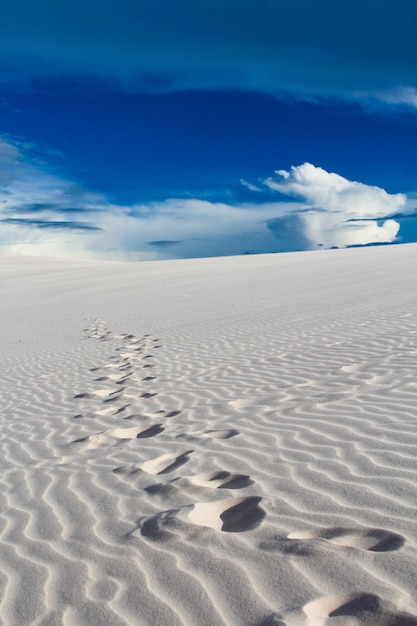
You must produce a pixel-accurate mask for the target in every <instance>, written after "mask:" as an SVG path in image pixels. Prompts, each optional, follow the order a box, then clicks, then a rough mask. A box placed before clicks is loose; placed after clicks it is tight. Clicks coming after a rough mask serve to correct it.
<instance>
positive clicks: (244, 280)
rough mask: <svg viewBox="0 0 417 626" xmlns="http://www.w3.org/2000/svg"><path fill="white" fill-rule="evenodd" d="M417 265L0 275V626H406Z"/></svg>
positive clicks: (207, 265)
mask: <svg viewBox="0 0 417 626" xmlns="http://www.w3.org/2000/svg"><path fill="white" fill-rule="evenodd" d="M416 261H417V246H415V245H407V246H391V247H381V248H372V249H355V250H345V251H322V252H316V253H300V254H285V255H265V256H259V257H256V256H251V257H234V258H227V259H207V260H192V261H177V262H156V263H142V264H134V263H98V262H96V263H95V262H81V261H74V262H67V261H62V260H60V261H56V260H48V259H28V258H19V257H0V267H1V290H2V298H1V300H0V322H1V324H0V337H1V346H2V359H1V361H0V376H1V381H2V384H1V391H2V393H1V405H0V428H1V430H0V469H1V472H0V563H1V568H0V622H1V623H2V624H5V625H11V626H26V625H28V626H29V625H39V626H40V625H42V626H46V625H54V626H55V625H60V624H63V625H74V626H80V625H82V626H84V625H88V626H96V625H97V626H103V625H106V624H109V625H112V626H113V625H122V624H123V625H126V624H129V625H130V624H132V625H136V624H149V625H152V626H154V625H155V624H158V625H161V626H165V625H166V626H175V625H179V624H187V625H190V626H199V625H204V626H206V625H207V626H212V625H213V626H217V625H226V626H229V625H230V626H246V625H248V626H278V625H280V626H284V625H285V626H297V625H299V626H303V625H305V626H333V624H334V626H338V625H342V624H343V625H346V626H347V625H349V626H353V625H355V626H414V625H417V582H416V581H417V576H416V571H417V538H416V537H417V519H416V503H417V483H416V475H417V413H416V406H417V383H416V381H417V291H416V289H415V286H414V284H413V280H414V268H415V267H416Z"/></svg>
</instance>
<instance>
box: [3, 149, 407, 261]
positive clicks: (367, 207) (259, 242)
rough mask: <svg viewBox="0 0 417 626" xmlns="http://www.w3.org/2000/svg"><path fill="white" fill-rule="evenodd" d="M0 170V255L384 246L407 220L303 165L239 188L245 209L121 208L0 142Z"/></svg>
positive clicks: (393, 201) (390, 204) (381, 199)
mask: <svg viewBox="0 0 417 626" xmlns="http://www.w3.org/2000/svg"><path fill="white" fill-rule="evenodd" d="M0 165H1V169H0V171H1V178H0V251H1V252H3V253H4V252H9V253H18V254H34V255H56V256H73V255H75V254H77V255H79V256H84V257H87V258H109V259H136V260H146V259H150V260H151V259H158V258H183V257H199V256H221V255H231V254H243V253H245V252H249V251H250V252H259V253H263V252H279V251H291V250H314V249H317V248H331V247H346V246H353V245H366V244H375V243H390V242H393V241H396V240H397V236H398V231H399V223H398V221H397V220H396V219H395V218H396V216H398V215H400V216H404V215H406V214H409V215H411V214H413V213H414V210H413V209H411V208H410V202H409V200H408V198H407V196H406V195H405V194H389V193H387V192H386V191H385V190H384V189H381V188H379V187H373V186H369V185H366V184H363V183H359V182H354V181H349V180H347V179H346V178H343V177H342V176H340V175H338V174H335V173H329V172H326V171H325V170H324V169H322V168H320V167H315V166H314V165H312V164H310V163H304V164H303V165H299V166H296V167H292V168H291V169H290V171H286V170H277V172H276V173H275V175H274V176H272V177H269V178H266V179H264V180H262V181H256V184H253V183H250V182H249V183H248V182H247V181H242V184H244V185H245V186H246V187H247V188H248V189H249V190H252V191H253V193H254V196H255V197H256V201H255V202H254V203H245V204H232V203H224V202H223V203H221V202H210V201H208V200H201V199H196V198H189V199H178V198H168V199H166V200H165V201H163V202H153V203H148V204H131V205H128V206H127V205H118V204H114V203H112V202H111V201H109V199H108V198H107V197H106V196H105V195H103V194H98V193H95V192H94V191H91V190H88V189H84V188H83V187H82V186H80V185H78V184H77V183H76V182H74V181H71V180H69V179H67V178H65V176H63V175H62V174H61V173H60V172H56V171H55V172H54V171H52V169H51V168H50V166H48V163H47V162H46V161H45V160H44V159H41V158H40V157H39V156H35V152H34V150H33V146H29V145H27V144H22V143H19V142H18V141H15V140H13V139H11V138H10V137H3V138H0ZM284 197H285V198H284ZM288 197H289V198H290V199H291V200H290V201H288Z"/></svg>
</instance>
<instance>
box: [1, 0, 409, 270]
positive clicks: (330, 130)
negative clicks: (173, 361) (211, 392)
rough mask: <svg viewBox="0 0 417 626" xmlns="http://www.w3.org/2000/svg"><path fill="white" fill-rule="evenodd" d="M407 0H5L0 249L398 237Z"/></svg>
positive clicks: (102, 253) (405, 206) (263, 246)
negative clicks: (364, 1)
mask: <svg viewBox="0 0 417 626" xmlns="http://www.w3.org/2000/svg"><path fill="white" fill-rule="evenodd" d="M416 23H417V3H416V2H415V0H397V2H395V3H394V2H387V1H385V0H378V1H368V2H366V3H363V2H359V1H357V0H350V2H347V1H345V0H340V1H339V2H337V3H336V2H334V1H330V0H317V1H316V2H314V3H313V2H311V0H298V1H297V2H294V1H293V0H276V1H273V0H258V1H257V2H255V1H254V0H251V1H249V0H240V1H239V2H238V1H237V0H177V1H176V2H172V1H168V0H161V1H155V0H152V1H151V0H119V1H118V2H117V3H116V2H115V1H113V0H107V1H106V2H96V1H92V0H86V1H85V2H83V3H81V2H76V3H74V2H72V3H70V2H67V1H66V0H63V1H61V2H59V3H58V2H56V1H55V2H51V1H49V0H39V1H38V2H36V3H33V2H29V0H13V2H12V1H11V0H4V1H3V3H2V8H1V15H0V252H9V253H10V252H12V253H13V252H15V253H20V254H53V255H65V256H72V255H77V256H80V255H83V256H86V257H94V258H128V259H154V258H176V257H194V256H211V255H227V254H243V253H248V252H251V253H252V252H256V253H261V252H279V251H288V250H303V249H318V248H323V247H324V248H331V247H345V246H352V245H373V244H383V243H396V242H401V241H402V242H407V241H416V240H417V217H416V215H417V182H416V172H417V167H416V165H417V156H416V155H417V150H416V147H417V41H416V38H415V33H414V30H415V24H416Z"/></svg>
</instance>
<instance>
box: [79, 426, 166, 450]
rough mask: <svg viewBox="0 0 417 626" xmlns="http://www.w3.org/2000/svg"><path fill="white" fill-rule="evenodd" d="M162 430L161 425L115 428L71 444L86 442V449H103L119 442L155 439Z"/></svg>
mask: <svg viewBox="0 0 417 626" xmlns="http://www.w3.org/2000/svg"><path fill="white" fill-rule="evenodd" d="M163 430H164V428H163V426H162V424H154V425H153V426H139V427H138V426H133V427H132V428H116V429H115V430H106V431H104V432H102V433H98V434H97V435H89V436H88V437H83V438H82V439H77V440H76V441H74V442H73V443H81V442H86V444H87V449H91V448H94V449H96V448H103V447H104V446H115V445H117V444H118V443H119V442H120V441H127V440H129V439H144V438H146V437H155V435H158V434H159V433H161V432H162V431H163Z"/></svg>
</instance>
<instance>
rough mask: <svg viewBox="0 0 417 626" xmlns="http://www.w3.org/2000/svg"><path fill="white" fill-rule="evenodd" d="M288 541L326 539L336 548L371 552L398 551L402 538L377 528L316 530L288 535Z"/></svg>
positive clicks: (402, 541) (402, 542)
mask: <svg viewBox="0 0 417 626" xmlns="http://www.w3.org/2000/svg"><path fill="white" fill-rule="evenodd" d="M288 539H326V540H327V541H331V542H332V543H335V544H337V545H338V546H344V547H346V548H359V549H360V550H369V551H371V552H389V551H391V550H398V549H399V548H401V546H402V545H403V544H404V541H405V540H404V537H402V536H401V535H397V534H396V533H392V532H390V531H389V530H381V529H379V528H317V529H314V530H305V531H300V532H296V533H291V534H290V535H288Z"/></svg>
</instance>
